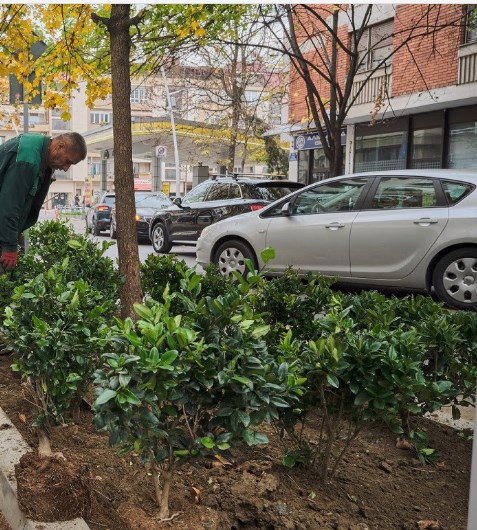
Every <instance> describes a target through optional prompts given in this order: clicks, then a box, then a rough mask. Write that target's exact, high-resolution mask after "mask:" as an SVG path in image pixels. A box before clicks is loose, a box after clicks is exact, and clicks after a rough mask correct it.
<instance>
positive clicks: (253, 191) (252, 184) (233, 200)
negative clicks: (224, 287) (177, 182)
mask: <svg viewBox="0 0 477 530" xmlns="http://www.w3.org/2000/svg"><path fill="white" fill-rule="evenodd" d="M302 187H303V184H300V183H298V182H291V181H288V180H270V179H268V180H264V179H249V178H241V177H220V178H215V179H209V180H206V181H205V182H202V183H200V184H198V185H197V186H195V187H194V188H192V190H190V191H189V192H188V193H187V194H186V195H185V196H184V197H183V198H182V199H180V198H176V199H175V200H174V205H173V206H171V207H170V208H168V209H167V210H165V211H159V212H157V213H156V214H155V215H154V216H153V218H152V221H151V225H150V236H149V237H150V239H151V241H152V246H153V247H154V250H155V251H156V252H159V253H162V254H167V253H168V252H169V251H170V250H171V248H172V245H173V244H174V243H179V244H182V245H184V244H194V245H195V243H196V242H197V238H198V237H199V236H200V233H201V232H202V230H203V228H204V227H206V226H208V225H210V224H213V223H216V222H217V221H220V220H221V219H226V218H227V217H232V216H235V215H239V214H242V213H244V212H251V211H256V210H260V209H261V208H263V207H265V206H266V205H267V204H270V203H271V202H273V201H274V200H276V199H279V198H281V197H284V196H285V195H288V194H289V193H291V192H292V191H294V190H296V189H299V188H302Z"/></svg>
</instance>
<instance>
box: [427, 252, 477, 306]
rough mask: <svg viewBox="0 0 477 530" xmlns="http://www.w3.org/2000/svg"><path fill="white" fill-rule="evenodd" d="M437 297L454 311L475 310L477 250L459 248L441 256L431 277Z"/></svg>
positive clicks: (476, 300) (476, 298) (476, 297)
mask: <svg viewBox="0 0 477 530" xmlns="http://www.w3.org/2000/svg"><path fill="white" fill-rule="evenodd" d="M432 283H433V285H434V289H435V291H436V294H437V296H438V297H439V299H440V300H442V301H443V302H444V303H445V304H447V305H448V306H450V307H453V308H454V309H474V310H475V309H477V249H476V248H471V247H467V248H459V249H456V250H453V251H452V252H449V253H448V254H446V255H445V256H443V257H442V258H441V259H440V260H439V261H438V263H437V265H436V267H435V269H434V273H433V275H432Z"/></svg>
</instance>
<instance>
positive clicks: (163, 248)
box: [151, 223, 172, 254]
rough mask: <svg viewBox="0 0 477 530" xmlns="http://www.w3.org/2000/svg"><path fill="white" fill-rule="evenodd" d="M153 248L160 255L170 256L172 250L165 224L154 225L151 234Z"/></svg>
mask: <svg viewBox="0 0 477 530" xmlns="http://www.w3.org/2000/svg"><path fill="white" fill-rule="evenodd" d="M151 239H152V247H153V249H154V250H155V251H156V252H157V253H158V254H168V253H169V252H170V250H171V248H172V244H171V242H170V241H169V236H168V234H167V230H166V227H165V226H164V223H157V224H156V225H154V228H153V229H152V234H151Z"/></svg>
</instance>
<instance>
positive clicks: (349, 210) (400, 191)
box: [197, 169, 477, 309]
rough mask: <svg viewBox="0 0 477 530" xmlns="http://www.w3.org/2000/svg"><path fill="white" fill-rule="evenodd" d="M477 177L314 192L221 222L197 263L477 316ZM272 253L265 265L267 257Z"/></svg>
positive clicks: (400, 174)
mask: <svg viewBox="0 0 477 530" xmlns="http://www.w3.org/2000/svg"><path fill="white" fill-rule="evenodd" d="M476 188H477V171H472V170H468V171H463V170H450V169H435V170H425V169H423V170H395V171H386V172H369V173H359V174H358V173H356V174H352V175H344V176H340V177H334V178H331V179H327V180H324V181H321V182H318V183H315V184H311V185H309V186H307V187H305V188H302V189H301V190H299V191H297V192H294V193H292V194H290V195H288V196H287V197H285V198H283V199H280V200H278V201H275V202H274V203H272V204H270V205H269V206H267V207H265V208H264V209H262V210H259V211H256V212H251V213H248V214H244V215H240V216H237V217H232V218H230V219H226V220H223V221H219V222H218V223H216V224H213V225H211V226H209V227H207V228H205V229H204V230H203V232H202V235H201V236H200V238H199V240H198V242H197V262H198V263H199V264H200V265H202V266H206V265H208V264H209V263H216V264H217V265H218V266H219V268H220V271H221V273H222V274H224V275H228V274H231V273H233V272H234V271H239V272H240V273H244V272H245V262H244V260H245V258H249V259H251V260H252V262H253V264H254V265H255V267H256V268H257V269H260V270H261V269H264V268H265V270H266V272H267V274H270V275H279V274H282V273H283V272H284V271H285V270H286V269H287V268H288V267H289V266H292V267H293V268H294V269H297V270H298V271H299V272H300V273H303V274H306V273H307V272H309V271H311V272H320V273H322V274H325V275H329V276H334V277H336V278H337V279H338V280H339V281H340V283H344V284H346V283H347V284H355V285H362V286H367V287H395V288H403V289H417V290H425V291H430V290H431V288H434V290H435V293H436V294H437V296H438V297H439V298H440V299H441V300H442V301H444V302H445V303H446V304H448V305H449V306H451V307H454V308H458V309H476V308H477V190H476ZM266 247H273V248H274V249H275V252H276V258H275V259H274V260H273V261H271V262H270V263H268V264H267V265H265V264H264V263H263V261H262V260H261V257H260V253H261V251H262V250H263V249H264V248H266Z"/></svg>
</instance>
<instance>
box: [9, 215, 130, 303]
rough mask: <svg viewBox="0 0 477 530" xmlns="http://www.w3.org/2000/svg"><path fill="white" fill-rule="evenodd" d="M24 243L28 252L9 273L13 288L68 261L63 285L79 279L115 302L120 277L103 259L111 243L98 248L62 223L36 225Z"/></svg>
mask: <svg viewBox="0 0 477 530" xmlns="http://www.w3.org/2000/svg"><path fill="white" fill-rule="evenodd" d="M28 239H29V249H28V252H27V253H26V254H25V255H21V256H20V259H19V263H18V266H17V268H16V269H15V271H14V273H13V275H14V278H15V282H16V284H17V285H21V284H22V283H25V282H26V281H28V280H30V279H31V278H33V277H35V276H36V275H38V274H40V273H43V272H46V271H47V270H48V269H50V268H51V267H53V266H54V265H57V264H60V263H63V261H64V260H65V259H66V258H68V270H67V271H65V272H64V279H65V281H67V282H68V281H75V280H77V279H83V280H85V281H87V282H88V283H89V284H90V285H91V287H92V288H93V289H95V290H97V291H101V292H102V293H104V295H105V296H106V297H107V298H109V299H111V300H117V298H118V292H119V285H120V276H119V273H118V271H117V269H116V268H115V267H114V263H113V261H112V260H111V259H110V258H107V257H105V256H104V253H105V251H106V250H107V249H108V248H109V247H110V246H111V245H112V243H110V242H108V241H103V242H102V244H101V245H98V243H96V242H95V241H94V240H92V239H89V238H88V237H87V236H86V235H83V234H78V233H76V232H75V231H74V230H73V228H72V227H71V225H67V224H66V223H65V222H63V221H44V222H42V223H38V224H36V225H35V226H33V227H32V228H30V229H29V231H28Z"/></svg>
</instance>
